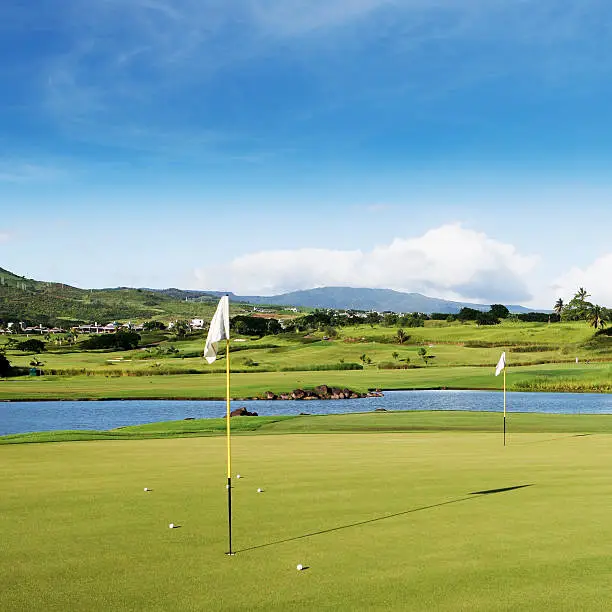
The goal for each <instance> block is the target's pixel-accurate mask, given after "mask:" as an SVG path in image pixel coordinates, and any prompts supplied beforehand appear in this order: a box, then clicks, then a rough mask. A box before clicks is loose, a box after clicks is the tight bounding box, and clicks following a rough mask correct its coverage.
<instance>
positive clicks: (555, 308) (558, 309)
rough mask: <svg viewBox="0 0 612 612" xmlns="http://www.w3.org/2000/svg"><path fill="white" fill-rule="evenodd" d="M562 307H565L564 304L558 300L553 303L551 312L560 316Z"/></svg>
mask: <svg viewBox="0 0 612 612" xmlns="http://www.w3.org/2000/svg"><path fill="white" fill-rule="evenodd" d="M564 306H565V304H564V303H563V300H562V299H561V298H559V299H558V300H557V301H556V302H555V305H554V306H553V312H554V313H556V314H558V315H559V316H561V313H562V312H563V307H564Z"/></svg>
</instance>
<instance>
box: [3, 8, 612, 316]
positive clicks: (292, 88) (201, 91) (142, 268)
mask: <svg viewBox="0 0 612 612" xmlns="http://www.w3.org/2000/svg"><path fill="white" fill-rule="evenodd" d="M611 34H612V11H611V10H610V8H609V5H608V3H606V2H604V1H603V0H581V1H574V0H462V1H461V2H458V1H456V0H404V1H401V0H396V1H391V0H325V1H322V0H309V1H306V0H227V1H225V2H218V1H217V2H212V1H209V0H182V1H178V0H177V1H171V0H89V1H88V2H82V1H78V0H62V1H61V2H58V1H57V0H36V1H33V2H29V3H24V2H18V1H16V0H5V2H3V3H2V4H1V5H0V87H1V90H2V92H3V94H2V96H0V144H1V145H2V146H1V148H0V209H1V213H2V214H1V215H0V266H2V267H5V268H8V269H9V270H12V271H14V272H16V273H18V274H23V275H26V276H29V277H33V278H38V279H41V280H55V281H61V282H66V283H72V284H75V285H77V286H80V287H102V286H119V285H131V286H153V287H167V286H178V287H183V288H199V289H219V290H225V289H227V290H232V291H234V292H236V293H241V294H253V293H264V294H273V293H279V292H282V291H286V290H293V289H298V288H309V287H315V286H323V285H330V284H335V285H350V286H370V287H389V288H393V289H399V290H405V291H419V292H422V293H425V294H427V295H432V296H439V297H445V298H451V299H459V298H460V299H468V300H474V301H480V302H484V303H492V302H499V301H503V302H506V303H523V304H527V305H531V306H534V307H542V308H545V307H550V306H551V301H553V300H554V299H556V298H557V297H563V298H564V299H568V298H569V297H571V294H572V293H573V291H574V290H575V289H576V288H577V287H578V286H579V285H584V286H586V287H587V289H589V291H590V293H592V295H593V299H594V300H595V301H598V302H600V303H602V304H606V305H609V306H612V287H610V286H608V280H607V279H608V278H609V277H610V273H612V244H611V242H610V240H609V237H608V235H609V232H608V228H609V227H610V222H611V221H612V206H610V201H611V197H612V179H611V178H610V172H609V170H610V167H611V162H612V105H611V104H610V99H611V94H612V79H611V78H610V76H611V72H612V36H611Z"/></svg>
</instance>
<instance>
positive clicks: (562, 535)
mask: <svg viewBox="0 0 612 612" xmlns="http://www.w3.org/2000/svg"><path fill="white" fill-rule="evenodd" d="M289 422H290V421H287V423H289ZM610 441H611V439H610V437H609V434H592V435H576V434H573V433H560V432H557V433H520V434H517V433H514V434H511V436H510V437H509V444H508V446H507V447H506V448H504V447H502V445H501V440H500V436H499V435H498V434H492V433H478V432H456V431H455V432H430V433H402V432H396V433H375V434H372V433H370V434H360V433H354V434H351V435H347V434H333V433H327V434H313V433H311V434H286V435H251V436H238V437H237V438H236V439H235V440H234V473H237V472H238V473H241V474H242V475H243V478H241V479H240V480H234V485H235V488H234V491H233V493H234V545H235V549H236V550H237V551H238V553H237V554H236V556H234V557H227V556H225V555H224V554H223V553H224V551H225V550H226V548H227V538H226V528H227V527H226V505H225V503H226V491H225V477H226V475H225V471H224V470H225V467H224V459H225V453H224V440H223V438H222V437H201V438H178V439H157V440H127V441H125V440H124V441H93V442H70V443H57V444H18V445H5V446H1V447H0V490H1V491H2V496H1V497H0V515H1V516H2V518H3V529H2V532H3V535H2V555H0V577H1V578H0V601H1V604H2V605H1V607H2V610H4V611H7V610H68V609H71V610H134V609H147V610H217V609H219V610H220V609H248V610H275V609H276V610H293V609H295V610H318V609H335V610H337V609H342V610H358V609H397V610H453V611H454V610H539V609H547V610H605V609H608V608H609V602H610V601H611V600H612V585H611V583H610V580H609V576H610V572H611V570H612V560H611V556H610V551H611V545H610V542H611V541H612V523H611V522H610V520H609V514H610V505H611V502H612V478H611V477H610V474H611V473H612V445H611V444H610ZM524 485H529V486H524ZM144 487H149V488H151V489H152V491H151V492H148V493H145V492H144V491H143V488H144ZM258 487H261V488H263V489H264V492H263V493H261V494H258V493H257V492H256V490H257V488H258ZM512 487H521V488H512ZM499 489H508V490H505V491H497V492H494V491H496V490H499ZM486 491H492V492H490V493H488V494H487V493H482V492H486ZM479 492H480V493H479ZM171 522H173V523H175V524H178V525H180V529H172V530H171V529H168V524H169V523H171ZM298 563H302V564H304V565H305V566H306V567H307V569H306V570H305V571H301V572H298V571H297V570H296V565H297V564H298Z"/></svg>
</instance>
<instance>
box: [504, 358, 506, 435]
mask: <svg viewBox="0 0 612 612" xmlns="http://www.w3.org/2000/svg"><path fill="white" fill-rule="evenodd" d="M504 446H506V368H505V367H504Z"/></svg>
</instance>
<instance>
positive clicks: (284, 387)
mask: <svg viewBox="0 0 612 612" xmlns="http://www.w3.org/2000/svg"><path fill="white" fill-rule="evenodd" d="M493 374H494V373H493V370H492V369H491V368H488V367H477V366H471V367H433V366H432V367H426V368H419V369H414V370H377V369H365V370H359V371H312V372H254V373H236V374H233V375H232V396H233V397H235V398H250V397H257V396H261V395H262V394H263V393H265V392H266V391H268V390H270V391H274V392H275V393H284V392H289V391H291V390H293V389H295V388H296V387H308V388H312V387H315V386H317V385H320V384H327V385H332V386H341V387H345V386H346V387H349V388H351V389H354V390H356V391H360V392H364V391H367V390H368V389H375V388H383V389H439V388H447V389H499V388H500V386H501V379H500V378H499V377H495V376H494V375H493ZM534 380H536V381H539V382H538V388H537V389H533V390H538V391H546V390H556V391H589V390H597V389H599V390H601V391H607V390H609V389H608V388H607V386H609V385H610V383H611V381H612V366H611V365H610V364H603V363H591V364H588V365H587V364H575V363H574V364H540V365H534V366H520V367H510V368H509V370H508V376H507V385H508V389H516V390H532V389H531V388H530V385H532V384H533V381H534ZM224 397H225V376H224V375H223V374H220V373H219V374H205V375H197V374H193V375H186V374H183V375H179V374H177V375H175V376H147V377H125V378H114V377H110V378H105V377H96V376H73V377H51V376H50V377H44V376H43V377H38V378H19V379H10V378H9V379H4V380H1V381H0V400H37V399H58V400H61V399H130V398H134V399H144V398H149V399H172V398H177V399H222V398H224Z"/></svg>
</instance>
